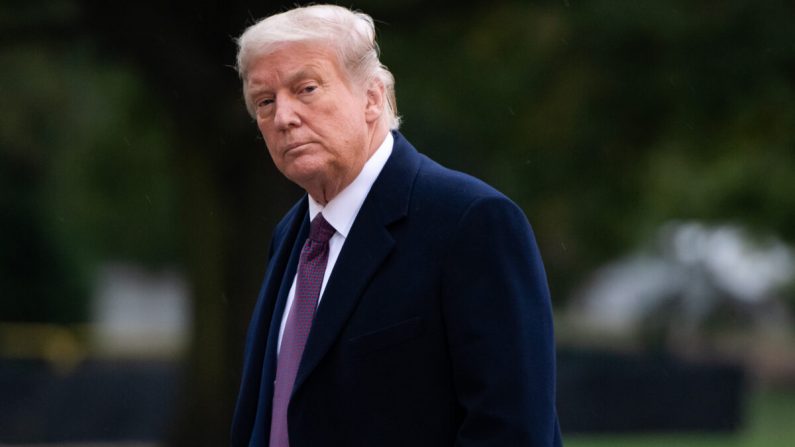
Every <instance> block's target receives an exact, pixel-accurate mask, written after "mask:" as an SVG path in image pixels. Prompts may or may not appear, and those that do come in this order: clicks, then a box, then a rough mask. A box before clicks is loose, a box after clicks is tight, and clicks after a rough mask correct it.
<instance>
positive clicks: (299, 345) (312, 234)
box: [269, 214, 334, 447]
mask: <svg viewBox="0 0 795 447" xmlns="http://www.w3.org/2000/svg"><path fill="white" fill-rule="evenodd" d="M333 234H334V227H332V226H331V224H329V223H328V222H326V219H324V218H323V215H322V214H318V215H317V216H316V217H315V218H314V219H313V220H312V224H311V225H310V227H309V238H308V239H307V240H306V243H304V248H303V249H302V250H301V258H300V260H299V261H298V277H297V278H296V283H295V298H294V299H293V305H292V307H291V309H290V314H289V315H288V316H287V322H286V323H285V325H284V334H283V335H282V344H281V348H280V350H279V359H278V361H277V363H276V384H275V389H274V392H273V412H272V418H271V433H270V444H269V445H270V447H289V445H290V442H289V437H288V435H287V405H288V404H289V403H290V395H291V394H292V391H293V385H294V384H295V376H296V374H297V373H298V365H300V363H301V356H302V355H303V353H304V346H306V339H307V337H308V336H309V328H310V327H312V319H313V318H314V316H315V308H316V307H317V299H318V297H319V296H320V286H321V285H322V284H323V274H324V273H325V271H326V262H327V261H328V251H329V248H328V241H329V239H331V236H332V235H333Z"/></svg>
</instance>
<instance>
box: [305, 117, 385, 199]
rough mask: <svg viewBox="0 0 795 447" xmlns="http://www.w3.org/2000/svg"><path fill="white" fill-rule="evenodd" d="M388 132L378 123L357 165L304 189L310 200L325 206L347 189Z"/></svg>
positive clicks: (383, 125)
mask: <svg viewBox="0 0 795 447" xmlns="http://www.w3.org/2000/svg"><path fill="white" fill-rule="evenodd" d="M388 132H389V128H388V127H387V126H386V124H383V123H381V122H380V121H379V125H378V126H376V127H375V128H374V130H373V132H371V133H370V137H369V139H368V141H367V150H366V151H365V152H364V154H365V155H364V157H363V158H362V160H360V162H359V163H357V164H356V166H354V168H353V169H350V170H349V172H346V173H345V174H344V175H343V176H340V177H338V178H333V179H325V181H320V182H318V183H317V184H316V185H311V186H309V187H307V188H304V189H305V190H306V192H307V194H309V195H310V196H312V199H313V200H314V201H315V202H317V203H319V204H321V205H323V206H325V205H326V204H328V203H329V202H330V201H331V200H332V199H334V197H337V195H338V194H339V193H340V192H341V191H342V190H343V189H345V188H347V187H348V185H350V184H351V183H352V182H353V181H354V180H355V179H356V177H358V176H359V173H361V172H362V168H364V165H365V163H367V160H369V159H370V157H372V156H373V154H374V153H375V152H376V151H377V150H378V148H379V147H380V146H381V143H383V142H384V139H385V138H386V134H387V133H388Z"/></svg>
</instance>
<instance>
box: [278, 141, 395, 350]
mask: <svg viewBox="0 0 795 447" xmlns="http://www.w3.org/2000/svg"><path fill="white" fill-rule="evenodd" d="M393 144H394V138H393V137H392V133H391V132H387V134H386V138H385V139H384V141H383V142H382V143H381V145H380V146H379V147H378V149H376V151H375V153H373V155H372V156H370V159H369V160H367V162H366V163H365V164H364V167H362V172H360V173H359V175H358V176H357V177H356V178H355V179H354V180H353V182H351V184H350V185H348V186H346V187H345V189H343V190H342V191H340V193H339V194H337V196H336V197H334V198H333V199H331V200H330V201H329V202H328V203H327V204H326V206H323V205H321V204H319V203H317V202H315V200H314V199H312V196H309V197H308V199H309V220H310V222H311V221H312V219H314V218H315V216H317V215H318V213H321V212H322V213H323V217H324V218H325V219H326V221H327V222H328V223H329V224H331V226H332V227H334V229H335V230H336V233H334V235H333V236H331V239H330V240H329V254H328V262H327V264H326V271H325V273H324V274H323V283H322V284H321V285H320V296H319V297H318V300H317V302H318V304H320V300H321V299H322V298H323V291H324V290H325V289H326V283H327V282H328V279H329V277H330V276H331V271H332V270H334V264H336V262H337V257H339V255H340V251H342V246H343V245H344V244H345V239H346V238H347V237H348V232H350V230H351V227H352V226H353V221H354V220H355V219H356V215H357V214H359V209H360V208H361V207H362V203H364V199H365V198H366V197H367V194H369V193H370V188H372V187H373V183H375V180H376V179H377V178H378V174H380V173H381V170H382V169H383V168H384V165H385V164H386V161H387V159H388V158H389V156H390V155H391V154H392V145H393ZM297 278H298V275H297V274H296V276H295V277H294V278H293V285H292V287H290V292H289V293H288V294H287V305H286V306H285V308H284V314H282V323H281V326H280V328H279V348H280V350H281V346H282V336H283V335H284V325H285V323H286V322H287V315H289V314H290V309H291V308H292V307H293V300H294V299H295V284H296V279H297Z"/></svg>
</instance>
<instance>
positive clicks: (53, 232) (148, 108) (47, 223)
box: [0, 41, 175, 322]
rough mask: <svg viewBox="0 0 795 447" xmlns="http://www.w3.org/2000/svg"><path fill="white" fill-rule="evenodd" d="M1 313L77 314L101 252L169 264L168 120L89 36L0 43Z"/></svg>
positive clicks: (34, 316)
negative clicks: (94, 50) (96, 52)
mask: <svg viewBox="0 0 795 447" xmlns="http://www.w3.org/2000/svg"><path fill="white" fill-rule="evenodd" d="M0 65H2V66H3V67H4V69H3V71H2V73H0V85H2V90H3V97H4V103H5V107H4V108H3V110H2V112H0V113H2V119H0V152H1V153H2V158H0V183H1V184H2V188H1V189H0V205H2V209H3V214H2V217H0V227H2V229H1V231H0V241H2V242H0V245H2V246H3V247H4V249H3V250H2V252H0V266H2V272H3V274H2V276H0V288H2V290H3V300H2V301H0V318H2V319H3V320H21V321H41V320H43V321H55V322H75V321H83V320H85V318H86V317H87V313H86V312H87V308H86V306H87V299H88V293H89V291H88V288H89V282H90V278H91V275H92V274H93V267H94V266H95V263H96V262H98V261H99V260H101V259H128V260H135V261H138V262H142V263H147V264H158V263H163V262H167V261H173V258H174V251H175V250H174V232H175V227H174V216H175V211H174V205H175V203H174V201H175V200H174V191H173V185H172V178H171V177H170V175H171V174H170V169H171V167H170V166H169V156H168V151H169V146H170V142H169V133H168V122H167V121H166V120H165V119H164V116H165V115H164V114H163V113H162V112H160V111H158V110H157V109H156V106H155V104H153V103H152V97H151V96H150V95H147V92H146V90H145V87H144V86H143V85H142V83H141V81H140V80H139V79H138V78H137V77H136V75H135V74H134V72H131V70H129V68H126V67H123V66H119V65H114V64H111V63H108V62H106V61H102V60H99V59H98V58H97V57H96V56H95V55H94V54H93V53H92V51H91V47H90V44H89V43H87V42H81V41H73V42H70V43H68V44H59V43H56V42H49V43H48V44H39V43H32V42H31V43H25V42H20V43H17V44H13V45H6V46H5V47H3V48H1V49H0Z"/></svg>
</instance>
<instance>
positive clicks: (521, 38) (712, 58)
mask: <svg viewBox="0 0 795 447" xmlns="http://www.w3.org/2000/svg"><path fill="white" fill-rule="evenodd" d="M793 18H795V17H793V10H792V8H791V6H788V5H787V4H785V3H784V2H779V1H761V2H747V1H740V0H734V1H728V2H719V3H715V2H706V1H699V2H684V1H675V2H670V1H667V0H649V1H641V2H615V1H608V0H599V1H596V0H594V1H583V2H574V1H571V2H563V1H561V2H557V1H556V2H551V1H550V2H533V3H530V2H520V1H514V2H500V3H497V4H494V5H489V6H488V7H486V6H484V7H472V8H469V9H467V10H451V11H449V12H447V13H446V14H442V15H441V16H437V17H426V18H425V19H424V20H422V19H420V21H419V23H418V24H417V25H416V26H415V28H414V29H410V30H409V31H408V32H405V33H402V32H401V30H400V28H401V27H399V26H384V27H382V28H381V31H382V37H383V40H382V48H383V50H384V59H385V60H386V63H387V65H389V66H390V67H392V68H393V69H394V71H395V74H396V78H397V91H398V105H399V107H400V109H401V112H402V114H403V115H404V116H405V126H404V129H405V131H406V133H407V134H408V135H409V136H410V138H412V139H413V140H414V141H415V142H416V144H417V145H418V146H419V147H421V148H424V149H425V150H427V151H429V152H431V153H432V154H434V155H435V156H436V157H437V158H440V159H442V160H443V161H445V162H446V163H447V164H449V165H452V166H455V167H458V168H460V169H464V170H466V171H469V172H472V173H474V174H476V175H479V176H481V177H484V178H486V179H487V180H489V181H490V182H492V183H494V184H496V185H497V186H498V187H499V188H500V189H502V190H503V191H505V192H506V193H507V194H508V195H510V196H511V197H513V198H515V199H516V200H517V201H518V202H519V204H520V205H522V206H523V207H524V208H525V210H526V211H527V213H528V215H529V217H530V220H531V222H532V223H533V225H534V226H535V228H536V232H537V233H538V236H539V239H540V243H541V246H542V251H543V252H544V255H545V260H546V261H547V267H548V269H549V273H550V276H551V277H552V278H553V281H552V283H553V288H557V292H558V293H556V295H557V298H558V299H560V298H562V297H561V295H562V296H563V297H565V296H566V295H567V293H566V292H567V291H568V286H567V285H566V284H573V283H576V282H577V281H578V278H581V277H582V275H584V274H585V273H586V272H588V271H590V270H591V269H592V268H593V267H595V266H596V265H598V264H601V263H603V262H605V261H606V260H607V259H609V258H611V257H613V256H615V255H617V254H619V253H622V252H624V251H626V250H627V249H629V248H630V247H632V246H633V245H634V244H636V243H637V242H638V241H640V240H642V239H644V238H645V237H647V236H648V235H649V234H651V233H652V232H653V231H654V230H655V229H656V228H657V227H658V226H659V225H660V224H661V223H662V222H664V221H666V220H669V219H673V218H679V219H704V220H710V221H734V222H739V223H743V224H746V225H749V226H751V227H752V228H755V229H758V230H759V231H763V232H764V231H772V232H775V233H778V234H781V235H782V236H783V237H785V238H786V239H787V240H788V241H789V242H795V230H793V229H795V195H793V194H792V193H791V192H792V191H795V176H793V175H791V174H790V172H791V171H792V168H793V167H795V165H793V161H795V160H793V157H795V155H793V146H795V134H794V133H793V132H792V129H793V128H795V108H793V107H792V106H791V105H792V104H793V103H795V45H793V43H792V42H795V27H792V26H791V23H792V19H793Z"/></svg>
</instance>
